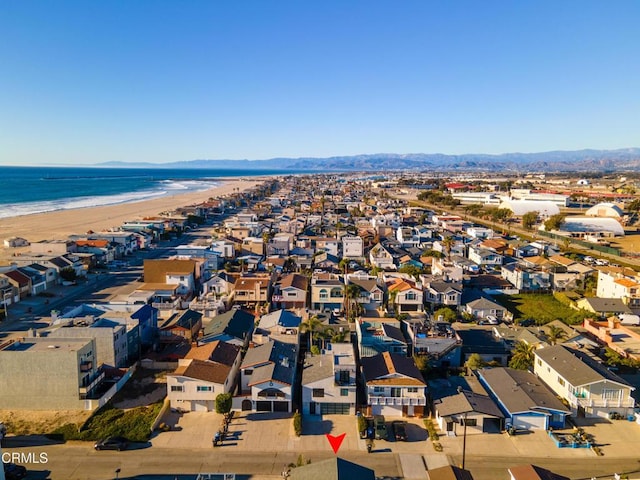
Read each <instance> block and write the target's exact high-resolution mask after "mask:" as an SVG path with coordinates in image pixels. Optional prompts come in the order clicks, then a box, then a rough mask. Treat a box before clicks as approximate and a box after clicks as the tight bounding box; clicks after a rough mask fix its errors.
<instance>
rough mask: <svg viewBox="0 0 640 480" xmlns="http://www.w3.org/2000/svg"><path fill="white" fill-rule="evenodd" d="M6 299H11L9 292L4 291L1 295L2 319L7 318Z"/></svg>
mask: <svg viewBox="0 0 640 480" xmlns="http://www.w3.org/2000/svg"><path fill="white" fill-rule="evenodd" d="M7 298H11V292H7V291H4V292H3V294H2V304H3V305H4V319H5V320H6V319H7V318H9V312H8V311H7Z"/></svg>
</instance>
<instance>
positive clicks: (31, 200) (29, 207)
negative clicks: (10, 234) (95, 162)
mask: <svg viewBox="0 0 640 480" xmlns="http://www.w3.org/2000/svg"><path fill="white" fill-rule="evenodd" d="M288 173H298V172H293V171H292V172H288V171H287V172H284V171H268V170H258V171H248V170H222V169H221V170H199V169H193V170H191V169H190V170H186V169H184V170H175V169H139V168H136V169H133V168H88V167H0V218H7V217H15V216H19V215H28V214H32V213H43V212H52V211H55V210H67V209H73V208H82V207H90V206H101V205H116V204H119V203H127V202H133V201H140V200H146V199H152V198H157V197H162V196H166V195H176V194H180V193H191V192H198V191H204V190H208V189H210V188H213V187H215V186H217V185H219V184H220V180H223V179H224V177H247V176H260V175H272V174H283V175H284V174H288Z"/></svg>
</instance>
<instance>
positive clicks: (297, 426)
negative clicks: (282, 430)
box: [293, 412, 302, 437]
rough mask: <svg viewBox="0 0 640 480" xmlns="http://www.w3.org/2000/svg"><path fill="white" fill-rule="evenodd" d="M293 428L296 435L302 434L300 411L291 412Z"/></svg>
mask: <svg viewBox="0 0 640 480" xmlns="http://www.w3.org/2000/svg"><path fill="white" fill-rule="evenodd" d="M293 430H294V431H295V432H296V436H297V437H299V436H300V435H302V415H300V412H296V413H294V414H293Z"/></svg>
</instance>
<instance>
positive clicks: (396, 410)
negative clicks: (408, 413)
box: [371, 405, 402, 417]
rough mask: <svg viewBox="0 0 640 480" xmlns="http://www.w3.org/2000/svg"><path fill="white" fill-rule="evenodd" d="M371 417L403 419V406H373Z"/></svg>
mask: <svg viewBox="0 0 640 480" xmlns="http://www.w3.org/2000/svg"><path fill="white" fill-rule="evenodd" d="M371 415H384V416H389V417H401V416H402V406H398V407H394V406H391V405H373V406H372V407H371Z"/></svg>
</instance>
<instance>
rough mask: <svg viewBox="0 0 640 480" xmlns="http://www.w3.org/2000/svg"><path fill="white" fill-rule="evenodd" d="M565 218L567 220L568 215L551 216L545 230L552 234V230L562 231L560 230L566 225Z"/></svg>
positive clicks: (546, 221) (545, 224) (545, 223)
mask: <svg viewBox="0 0 640 480" xmlns="http://www.w3.org/2000/svg"><path fill="white" fill-rule="evenodd" d="M565 218H566V215H564V214H563V213H558V214H556V215H551V216H550V217H549V218H548V219H546V220H545V222H544V229H545V230H546V231H547V232H550V231H552V230H560V228H561V227H562V225H563V224H564V219H565Z"/></svg>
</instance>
